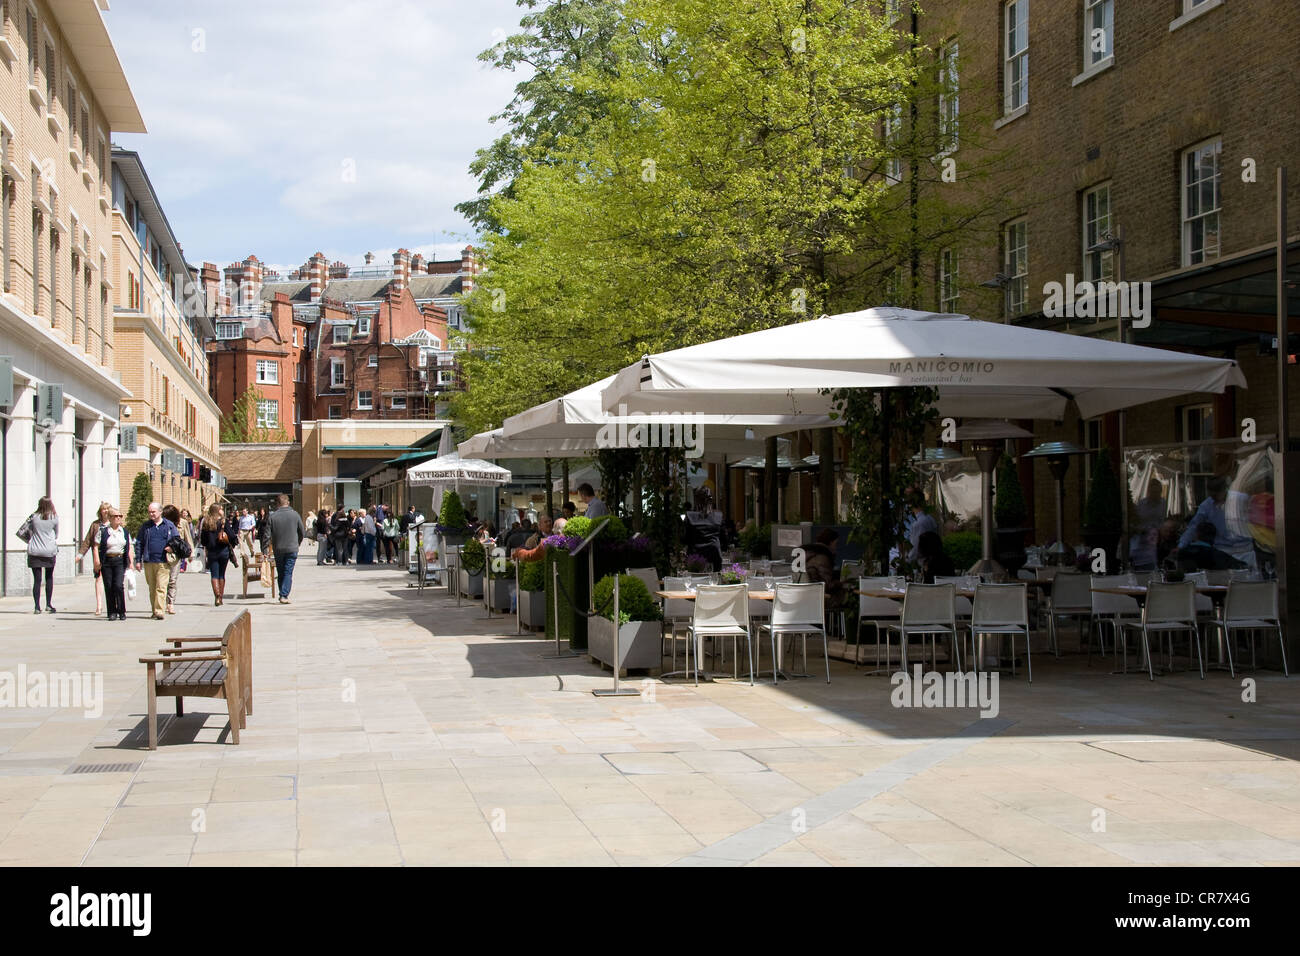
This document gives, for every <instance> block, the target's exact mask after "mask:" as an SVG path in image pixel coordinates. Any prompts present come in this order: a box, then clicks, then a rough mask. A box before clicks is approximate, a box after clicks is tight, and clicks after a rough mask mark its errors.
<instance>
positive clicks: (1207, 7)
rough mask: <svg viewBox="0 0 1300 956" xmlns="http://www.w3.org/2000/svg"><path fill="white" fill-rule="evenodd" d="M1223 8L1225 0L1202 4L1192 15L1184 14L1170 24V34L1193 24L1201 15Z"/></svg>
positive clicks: (1213, 0) (1211, 0) (1212, 0)
mask: <svg viewBox="0 0 1300 956" xmlns="http://www.w3.org/2000/svg"><path fill="white" fill-rule="evenodd" d="M1221 6H1223V0H1210V2H1209V3H1203V4H1201V5H1200V6H1199V7H1197V8H1196V9H1195V10H1192V11H1191V12H1190V13H1184V14H1183V15H1182V16H1181V17H1178V18H1177V19H1176V20H1174V21H1173V22H1172V23H1170V24H1169V32H1170V33H1173V32H1174V31H1175V30H1177V29H1178V28H1179V27H1181V26H1186V25H1187V24H1189V23H1191V22H1192V21H1193V20H1195V19H1196V18H1197V17H1199V16H1200V15H1201V14H1203V13H1209V12H1210V11H1211V10H1216V9H1218V8H1219V7H1221Z"/></svg>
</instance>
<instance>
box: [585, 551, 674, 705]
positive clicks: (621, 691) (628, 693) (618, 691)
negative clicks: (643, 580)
mask: <svg viewBox="0 0 1300 956" xmlns="http://www.w3.org/2000/svg"><path fill="white" fill-rule="evenodd" d="M620 577H622V575H621V574H618V573H615V575H614V687H613V689H610V688H607V687H602V688H598V689H597V690H593V691H592V692H591V693H592V694H593V695H594V696H596V697H640V696H641V692H640V691H639V690H636V689H634V688H632V687H620V686H619V683H618V666H619V664H621V663H622V660H621V655H620V654H619V652H618V632H619V631H621V630H622V629H623V628H622V625H621V624H619V621H618V579H619V578H620ZM592 601H593V603H592V607H593V609H594V608H595V603H594V602H595V599H594V598H593V599H592ZM660 663H661V664H662V661H661V662H660Z"/></svg>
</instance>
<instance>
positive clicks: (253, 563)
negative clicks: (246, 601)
mask: <svg viewBox="0 0 1300 956" xmlns="http://www.w3.org/2000/svg"><path fill="white" fill-rule="evenodd" d="M239 566H240V569H241V570H242V571H243V575H244V592H243V595H242V597H244V598H247V597H248V582H249V581H257V582H258V583H260V584H261V585H262V590H263V591H264V592H265V593H264V594H262V595H256V594H255V595H253V596H254V597H259V596H260V597H266V596H267V595H271V596H274V595H275V562H274V561H273V560H271V556H270V555H269V554H266V553H265V552H259V553H255V554H253V555H251V556H250V555H249V554H248V552H246V551H241V552H240V559H239Z"/></svg>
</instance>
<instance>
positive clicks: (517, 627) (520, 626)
mask: <svg viewBox="0 0 1300 956" xmlns="http://www.w3.org/2000/svg"><path fill="white" fill-rule="evenodd" d="M523 632H524V628H523V621H522V620H521V618H520V614H519V562H518V561H516V562H515V633H516V634H522V633H523Z"/></svg>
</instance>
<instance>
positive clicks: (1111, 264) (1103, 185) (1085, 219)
mask: <svg viewBox="0 0 1300 956" xmlns="http://www.w3.org/2000/svg"><path fill="white" fill-rule="evenodd" d="M1111 186H1112V180H1109V179H1108V180H1106V181H1105V182H1100V183H1097V185H1095V186H1092V187H1091V188H1089V189H1085V190H1084V191H1083V192H1082V193H1081V194H1080V197H1079V222H1080V224H1081V226H1082V233H1081V241H1082V243H1083V248H1082V252H1083V270H1082V271H1083V278H1084V279H1085V280H1086V281H1088V282H1113V281H1114V280H1115V250H1114V249H1103V250H1098V251H1097V252H1089V251H1088V249H1089V247H1091V246H1094V245H1096V244H1097V243H1099V242H1101V241H1102V240H1103V239H1104V238H1105V236H1106V235H1108V234H1109V235H1113V234H1114V228H1115V216H1114V211H1113V203H1112V202H1111V195H1110V194H1111ZM1103 191H1104V192H1105V194H1106V213H1105V217H1104V218H1102V217H1100V216H1098V217H1096V218H1092V219H1090V218H1089V216H1090V213H1089V209H1088V200H1089V199H1090V198H1091V197H1093V196H1097V195H1099V194H1100V193H1102V192H1103ZM1103 222H1104V223H1105V229H1102V228H1100V227H1101V224H1102V223H1103ZM1094 225H1095V227H1096V228H1095V233H1096V234H1095V235H1092V233H1093V232H1094ZM1094 257H1096V261H1097V267H1098V268H1099V269H1100V271H1094V265H1093V258H1094Z"/></svg>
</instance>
